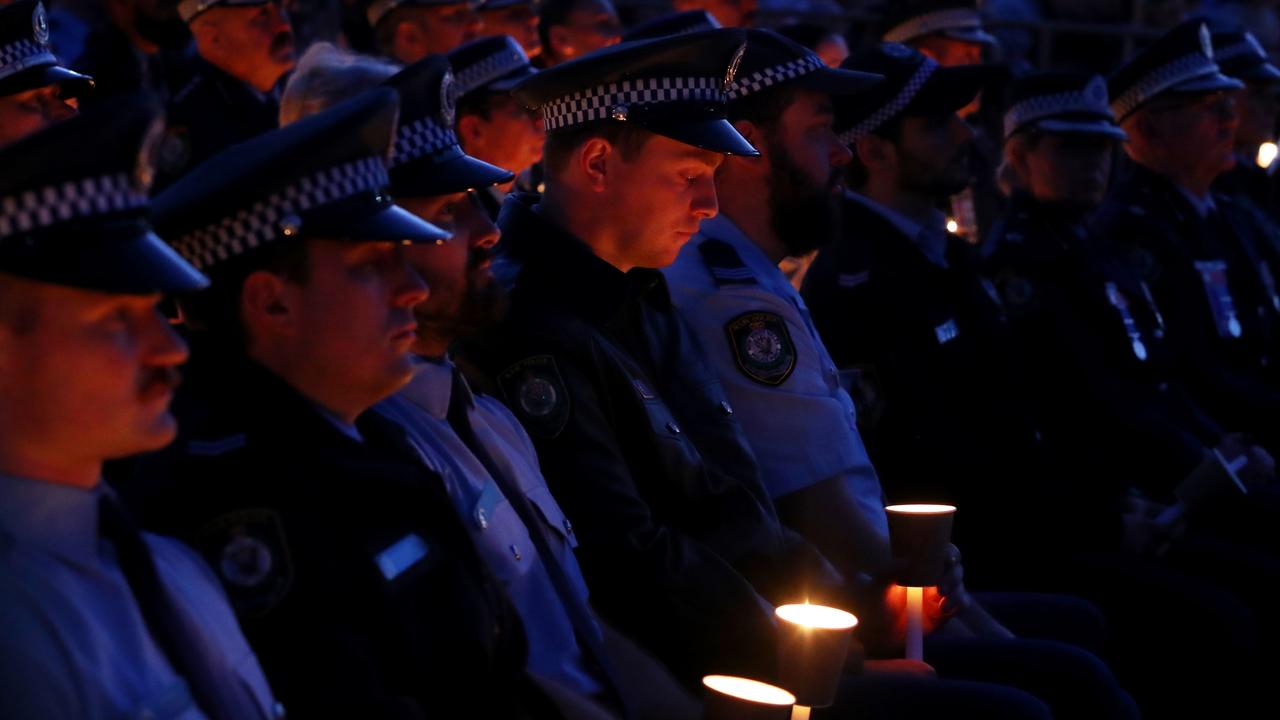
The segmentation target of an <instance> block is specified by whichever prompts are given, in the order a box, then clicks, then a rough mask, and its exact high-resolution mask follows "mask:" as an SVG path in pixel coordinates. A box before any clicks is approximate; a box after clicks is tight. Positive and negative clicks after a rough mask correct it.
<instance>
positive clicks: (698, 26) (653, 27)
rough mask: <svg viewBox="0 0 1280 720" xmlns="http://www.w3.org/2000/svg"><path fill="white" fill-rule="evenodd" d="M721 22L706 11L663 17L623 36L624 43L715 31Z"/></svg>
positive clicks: (640, 25) (633, 29) (636, 27)
mask: <svg viewBox="0 0 1280 720" xmlns="http://www.w3.org/2000/svg"><path fill="white" fill-rule="evenodd" d="M718 27H720V22H719V21H718V20H716V19H715V16H713V15H712V14H711V13H709V12H707V11H706V10H689V11H687V12H680V13H672V14H670V15H661V16H659V17H656V18H653V19H652V20H649V21H647V22H643V23H640V24H639V25H637V26H635V27H633V28H631V29H630V30H628V31H627V32H625V33H623V35H622V42H632V41H635V40H653V39H654V38H660V37H671V36H672V35H688V34H689V33H694V32H699V31H702V30H715V29H716V28H718Z"/></svg>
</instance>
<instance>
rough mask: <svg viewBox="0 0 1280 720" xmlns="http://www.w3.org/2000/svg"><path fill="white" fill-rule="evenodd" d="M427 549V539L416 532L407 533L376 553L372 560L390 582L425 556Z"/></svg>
mask: <svg viewBox="0 0 1280 720" xmlns="http://www.w3.org/2000/svg"><path fill="white" fill-rule="evenodd" d="M427 551H428V548H427V541H426V540H423V539H422V536H421V535H418V534H417V533H409V534H408V535H405V536H404V537H402V538H400V539H399V540H397V541H395V542H394V543H392V544H391V547H388V548H387V549H386V550H383V551H382V552H380V553H378V555H377V557H375V558H374V562H375V563H377V565H378V569H379V570H381V571H382V577H384V578H386V579H387V582H390V581H392V580H395V579H396V578H398V577H400V576H401V575H402V574H404V571H405V570H408V569H409V568H411V567H413V566H414V565H416V564H417V563H419V562H421V561H422V559H423V558H425V557H426V556H427Z"/></svg>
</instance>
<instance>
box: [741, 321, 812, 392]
mask: <svg viewBox="0 0 1280 720" xmlns="http://www.w3.org/2000/svg"><path fill="white" fill-rule="evenodd" d="M724 329H725V332H726V333H727V334H728V335H729V345H730V346H731V347H732V348H733V359H734V361H735V362H737V363H738V369H739V370H741V371H742V374H744V375H746V376H747V377H749V378H751V379H752V380H755V381H756V382H758V383H763V384H765V385H781V384H782V383H783V382H785V381H786V379H787V378H788V377H789V376H790V375H791V371H792V370H795V368H796V345H795V343H793V342H792V341H791V333H789V332H787V323H786V321H784V320H783V319H782V316H780V315H778V314H777V313H771V312H749V313H743V314H741V315H739V316H738V317H736V318H734V319H732V320H730V321H729V324H728V325H725V326H724Z"/></svg>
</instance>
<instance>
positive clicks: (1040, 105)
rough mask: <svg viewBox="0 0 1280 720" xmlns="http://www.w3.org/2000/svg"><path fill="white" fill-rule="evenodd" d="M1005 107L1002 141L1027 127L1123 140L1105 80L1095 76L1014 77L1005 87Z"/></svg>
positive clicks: (1050, 75) (1049, 75) (1033, 75)
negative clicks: (1007, 91)
mask: <svg viewBox="0 0 1280 720" xmlns="http://www.w3.org/2000/svg"><path fill="white" fill-rule="evenodd" d="M1007 107H1008V108H1009V109H1008V110H1006V111H1005V114H1004V137H1005V139H1006V140H1007V139H1009V138H1010V137H1012V136H1013V135H1014V133H1017V132H1019V131H1021V130H1024V129H1027V128H1030V127H1038V128H1040V129H1042V130H1045V131H1048V132H1053V133H1079V134H1089V135H1106V136H1109V137H1113V138H1115V139H1117V140H1124V139H1125V133H1124V130H1121V129H1120V126H1119V125H1117V124H1116V120H1115V116H1114V115H1112V114H1111V106H1110V105H1109V104H1108V102H1107V81H1106V80H1103V79H1102V77H1101V76H1099V75H1089V74H1087V73H1071V72H1040V73H1032V74H1030V75H1026V76H1024V77H1020V78H1017V79H1016V80H1014V81H1013V84H1012V85H1010V87H1009V96H1008V104H1007Z"/></svg>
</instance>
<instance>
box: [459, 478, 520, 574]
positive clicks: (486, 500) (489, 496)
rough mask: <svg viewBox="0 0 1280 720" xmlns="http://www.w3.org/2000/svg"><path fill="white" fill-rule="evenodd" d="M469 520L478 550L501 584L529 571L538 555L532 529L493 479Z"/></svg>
mask: <svg viewBox="0 0 1280 720" xmlns="http://www.w3.org/2000/svg"><path fill="white" fill-rule="evenodd" d="M467 521H468V522H469V523H470V524H471V537H472V538H473V539H474V540H475V543H476V547H477V549H478V550H479V551H480V553H481V555H482V556H483V557H484V559H485V561H486V562H487V563H488V564H489V569H490V570H492V571H493V573H494V575H495V576H497V578H498V579H499V580H500V581H502V582H504V583H509V582H511V581H513V580H515V579H516V578H518V577H520V576H522V575H524V574H525V573H527V572H529V569H530V567H531V565H532V562H531V561H532V559H533V557H534V556H535V554H536V549H535V548H534V546H533V541H532V540H531V539H530V538H529V530H528V528H526V527H525V525H524V522H523V521H522V520H521V519H520V516H519V515H518V514H517V513H516V510H515V508H513V507H511V503H510V502H509V501H508V500H507V496H506V495H504V494H503V493H502V490H501V489H500V488H499V487H498V484H497V483H496V482H494V481H493V479H492V478H488V479H487V480H486V482H485V485H484V488H483V489H482V490H481V491H480V497H479V498H478V499H477V500H476V501H475V503H474V504H473V505H472V507H471V516H470V517H469V518H467Z"/></svg>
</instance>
